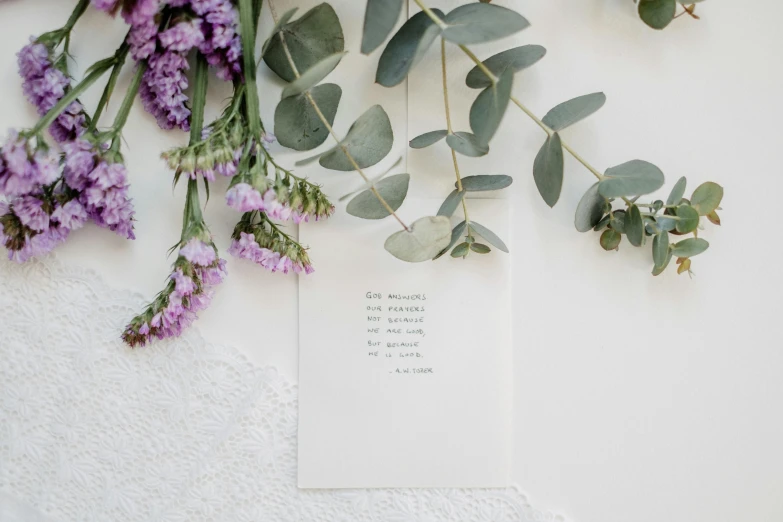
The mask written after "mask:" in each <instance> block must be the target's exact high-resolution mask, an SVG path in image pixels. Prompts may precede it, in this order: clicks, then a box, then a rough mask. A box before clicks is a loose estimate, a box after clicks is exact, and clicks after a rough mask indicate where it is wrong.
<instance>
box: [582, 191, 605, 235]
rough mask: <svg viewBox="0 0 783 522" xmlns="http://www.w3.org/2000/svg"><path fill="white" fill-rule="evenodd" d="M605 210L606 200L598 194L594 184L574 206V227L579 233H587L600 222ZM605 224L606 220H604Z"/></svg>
mask: <svg viewBox="0 0 783 522" xmlns="http://www.w3.org/2000/svg"><path fill="white" fill-rule="evenodd" d="M605 208H606V198H605V197H603V196H602V195H601V194H599V193H598V183H597V182H596V183H594V184H593V185H592V186H591V187H590V188H589V189H587V192H585V194H584V196H582V199H580V200H579V205H577V206H576V216H575V217H574V225H575V226H576V229H577V230H578V231H579V232H587V231H588V230H590V229H591V228H594V227H595V226H596V225H598V223H599V222H600V221H601V218H602V217H603V215H604V210H605ZM605 219H606V221H607V223H608V222H609V219H608V218H605Z"/></svg>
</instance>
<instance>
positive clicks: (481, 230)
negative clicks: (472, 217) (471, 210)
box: [470, 221, 508, 254]
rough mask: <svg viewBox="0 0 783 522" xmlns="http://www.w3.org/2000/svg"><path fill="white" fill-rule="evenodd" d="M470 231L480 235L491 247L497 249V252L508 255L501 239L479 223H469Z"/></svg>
mask: <svg viewBox="0 0 783 522" xmlns="http://www.w3.org/2000/svg"><path fill="white" fill-rule="evenodd" d="M470 229H471V230H472V231H473V232H475V233H476V234H478V235H480V236H481V237H483V238H484V239H486V240H487V243H489V244H490V245H492V246H493V247H495V248H497V249H498V250H501V251H503V252H505V253H506V254H508V247H507V246H506V244H505V243H504V242H503V240H502V239H500V238H499V237H498V236H497V234H495V233H494V232H492V231H491V230H490V229H488V228H487V227H485V226H484V225H482V224H481V223H476V222H475V221H471V222H470Z"/></svg>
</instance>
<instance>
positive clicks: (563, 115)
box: [541, 92, 606, 132]
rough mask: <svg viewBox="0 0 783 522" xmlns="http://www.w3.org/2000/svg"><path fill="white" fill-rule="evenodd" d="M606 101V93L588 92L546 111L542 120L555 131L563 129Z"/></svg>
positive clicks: (594, 110)
mask: <svg viewBox="0 0 783 522" xmlns="http://www.w3.org/2000/svg"><path fill="white" fill-rule="evenodd" d="M604 103H606V95H605V94H604V93H602V92H594V93H593V94H586V95H584V96H579V97H578V98H574V99H572V100H568V101H566V102H563V103H561V104H560V105H558V106H556V107H555V108H553V109H552V110H551V111H549V112H548V113H546V116H544V118H543V119H542V120H541V121H543V122H544V124H545V125H546V126H547V127H549V128H550V129H552V130H553V131H555V132H557V131H561V130H563V129H565V128H566V127H570V126H571V125H573V124H574V123H576V122H579V121H582V120H584V119H585V118H587V117H588V116H590V115H591V114H593V113H594V112H596V111H598V109H600V108H601V107H603V106H604Z"/></svg>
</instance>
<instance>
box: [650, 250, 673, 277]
mask: <svg viewBox="0 0 783 522" xmlns="http://www.w3.org/2000/svg"><path fill="white" fill-rule="evenodd" d="M671 260H672V253H671V250H670V251H669V253H668V254H667V255H666V260H665V261H664V262H663V265H662V266H653V271H652V275H654V276H659V275H661V274H662V273H663V272H664V270H666V267H667V266H669V263H670V262H671Z"/></svg>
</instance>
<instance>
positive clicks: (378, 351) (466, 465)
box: [299, 199, 524, 488]
mask: <svg viewBox="0 0 783 522" xmlns="http://www.w3.org/2000/svg"><path fill="white" fill-rule="evenodd" d="M439 205H440V201H436V200H429V199H409V200H408V201H406V203H405V204H404V205H403V207H402V209H401V210H400V215H401V216H402V217H403V218H404V219H405V220H408V221H409V222H412V221H414V220H415V219H416V218H417V217H421V216H425V215H433V214H434V213H435V212H436V211H437V209H438V207H439ZM470 207H471V211H475V212H476V213H477V215H481V216H482V220H483V221H484V222H483V223H481V224H482V225H485V226H487V227H489V228H490V229H492V230H493V231H495V232H496V233H497V234H498V235H499V236H500V237H501V238H504V239H505V238H509V237H510V234H509V230H508V229H509V216H508V205H507V203H506V202H505V201H503V200H471V204H470ZM455 223H456V217H455ZM396 230H398V225H397V224H396V222H395V221H394V220H393V219H386V220H384V221H380V222H379V221H365V220H361V219H357V218H354V217H352V216H349V215H347V214H345V213H344V212H338V213H336V214H335V216H334V217H332V218H330V219H329V220H328V221H326V222H319V223H311V224H308V225H303V226H301V227H300V240H301V242H302V243H303V244H305V245H309V246H310V247H311V248H312V250H311V252H312V256H313V263H314V266H315V267H316V272H315V273H314V274H312V275H311V276H309V277H302V278H300V282H299V487H302V488H375V487H496V486H497V487H500V486H506V485H508V482H509V465H510V461H511V426H512V423H511V421H512V419H511V390H512V388H511V384H512V383H511V368H512V365H511V327H510V317H511V313H510V304H511V301H510V291H509V289H510V287H511V282H510V255H509V254H505V253H502V252H498V251H493V252H492V253H491V254H489V255H480V254H472V255H470V256H468V258H467V259H465V260H462V259H451V258H449V257H448V255H447V256H446V257H445V258H443V259H440V260H438V261H436V262H425V263H418V264H408V263H404V262H402V261H399V260H397V259H395V258H394V257H392V256H391V255H390V254H389V253H388V252H386V251H385V250H384V249H383V242H384V240H385V238H386V237H388V236H389V235H390V234H391V233H393V232H395V231H396ZM519 326H520V327H524V325H519Z"/></svg>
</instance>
